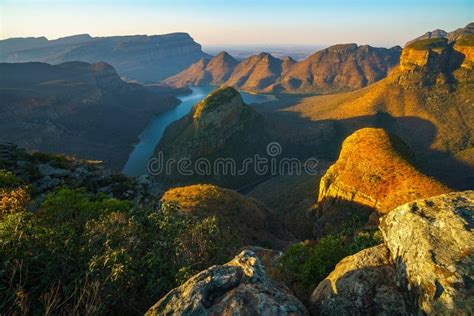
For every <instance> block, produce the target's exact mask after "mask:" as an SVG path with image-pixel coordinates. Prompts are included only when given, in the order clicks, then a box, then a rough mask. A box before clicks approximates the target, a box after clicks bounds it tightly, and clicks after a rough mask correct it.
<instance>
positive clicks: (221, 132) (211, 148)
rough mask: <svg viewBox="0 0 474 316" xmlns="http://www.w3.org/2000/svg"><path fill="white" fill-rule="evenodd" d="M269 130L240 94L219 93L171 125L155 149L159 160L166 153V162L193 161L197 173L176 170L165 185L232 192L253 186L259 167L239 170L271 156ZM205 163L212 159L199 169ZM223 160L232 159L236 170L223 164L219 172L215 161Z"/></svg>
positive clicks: (163, 176)
mask: <svg viewBox="0 0 474 316" xmlns="http://www.w3.org/2000/svg"><path fill="white" fill-rule="evenodd" d="M263 125H264V121H263V118H262V116H261V115H260V114H258V113H257V112H256V111H255V110H254V109H253V108H251V107H249V106H247V105H246V104H244V103H243V101H242V98H241V96H240V94H239V93H238V92H237V91H236V90H235V89H233V88H230V87H227V88H221V89H219V90H216V91H214V92H213V93H211V94H210V95H209V96H208V97H207V98H206V99H204V100H203V101H201V102H200V103H198V104H196V105H195V106H194V108H193V110H192V111H191V113H189V114H188V115H187V116H185V117H184V118H182V119H181V120H179V121H177V122H175V123H173V124H171V125H170V126H168V128H167V129H166V131H165V133H164V135H163V138H162V139H161V140H160V142H159V144H158V145H157V148H156V150H155V158H157V157H159V155H160V154H162V155H163V161H170V159H175V160H176V161H178V160H180V159H183V158H184V159H189V160H190V161H191V163H190V169H192V170H190V171H192V174H185V173H183V172H178V170H177V166H176V165H175V166H174V167H173V166H172V168H173V170H171V172H168V173H167V174H165V172H162V173H161V174H159V175H158V176H159V177H160V178H161V179H162V181H165V182H170V181H180V182H181V183H199V182H200V183H203V182H211V183H213V184H217V185H221V186H226V187H232V188H238V187H240V186H243V185H245V184H248V183H250V181H252V180H253V179H255V178H256V177H258V175H257V174H256V173H255V172H253V170H254V169H253V166H250V168H249V170H248V172H246V173H245V174H241V175H240V174H239V175H237V170H241V169H240V167H241V166H242V162H243V160H244V159H245V158H248V157H253V156H254V155H255V154H258V153H264V152H265V149H266V146H267V142H266V141H265V130H264V126H263ZM201 158H205V159H207V160H206V161H204V162H203V163H199V165H200V167H198V168H196V163H198V162H199V161H202V159H201ZM223 158H232V162H230V166H229V164H225V165H217V168H219V169H218V172H216V171H215V167H216V164H215V161H216V160H217V159H223ZM219 166H220V167H219ZM226 166H227V167H226ZM223 168H225V170H224V169H223ZM197 169H199V170H197Z"/></svg>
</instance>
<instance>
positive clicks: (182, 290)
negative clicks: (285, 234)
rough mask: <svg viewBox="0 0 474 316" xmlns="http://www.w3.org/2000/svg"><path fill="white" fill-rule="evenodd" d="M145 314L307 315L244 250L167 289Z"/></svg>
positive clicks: (285, 289) (257, 260) (299, 303)
mask: <svg viewBox="0 0 474 316" xmlns="http://www.w3.org/2000/svg"><path fill="white" fill-rule="evenodd" d="M146 315H308V312H307V311H306V309H305V307H304V306H303V304H302V303H301V302H300V301H299V300H298V299H297V298H296V297H294V296H293V295H292V294H290V292H289V290H288V289H287V288H285V287H284V286H282V285H280V284H277V283H275V282H273V281H271V280H270V279H269V278H268V277H267V275H266V273H265V269H264V267H263V265H262V263H261V261H260V259H259V258H258V257H257V256H256V255H255V253H254V252H253V251H251V250H244V251H242V252H241V253H240V254H239V255H237V256H236V257H235V258H234V259H232V260H231V261H230V262H228V263H226V264H224V265H220V266H213V267H210V268H209V269H207V270H204V271H202V272H200V273H198V274H197V275H195V276H193V277H192V278H191V279H189V280H188V281H187V282H186V283H184V284H183V285H181V286H180V287H177V288H175V289H173V290H172V291H170V292H169V293H168V294H167V295H165V297H163V298H162V299H161V300H160V301H159V302H158V303H156V304H155V305H154V306H153V307H152V308H150V310H149V311H148V312H147V313H146Z"/></svg>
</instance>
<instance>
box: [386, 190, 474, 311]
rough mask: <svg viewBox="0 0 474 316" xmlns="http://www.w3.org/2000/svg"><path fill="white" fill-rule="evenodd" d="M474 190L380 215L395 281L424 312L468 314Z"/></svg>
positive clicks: (473, 289)
mask: <svg viewBox="0 0 474 316" xmlns="http://www.w3.org/2000/svg"><path fill="white" fill-rule="evenodd" d="M473 228H474V191H465V192H455V193H450V194H445V195H440V196H437V197H433V198H429V199H424V200H418V201H415V202H412V203H408V204H405V205H402V206H400V207H398V208H396V209H395V210H393V211H392V212H390V213H389V214H388V215H386V216H385V217H383V218H382V221H381V225H380V229H381V230H382V233H383V236H384V240H385V244H386V245H387V247H388V249H389V250H390V256H391V260H392V262H395V264H396V266H397V270H398V274H399V277H400V280H401V281H405V283H406V286H407V288H408V289H409V290H410V291H411V292H412V293H413V294H414V296H415V297H416V298H417V301H418V305H419V308H420V309H421V310H422V311H423V312H425V313H427V314H435V315H448V314H450V315H451V314H456V315H472V314H474V281H473V280H474V232H473Z"/></svg>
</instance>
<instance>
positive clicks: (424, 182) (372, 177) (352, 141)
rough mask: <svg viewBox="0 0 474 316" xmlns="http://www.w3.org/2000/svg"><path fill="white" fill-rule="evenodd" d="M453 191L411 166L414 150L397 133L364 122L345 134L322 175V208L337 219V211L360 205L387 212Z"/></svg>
mask: <svg viewBox="0 0 474 316" xmlns="http://www.w3.org/2000/svg"><path fill="white" fill-rule="evenodd" d="M449 191H450V189H448V188H447V187H445V186H444V185H442V184H441V183H439V182H438V181H436V180H434V179H431V178H429V177H428V176H426V175H424V174H422V173H421V172H419V171H418V170H417V169H416V168H415V167H414V166H413V164H412V153H411V151H410V150H409V148H408V147H407V146H406V145H405V144H404V143H403V141H401V140H400V139H399V138H398V137H396V136H394V135H391V134H389V133H387V132H386V131H384V130H383V129H374V128H364V129H361V130H358V131H357V132H355V133H353V134H352V135H351V136H349V137H348V138H346V140H345V141H344V143H343V144H342V149H341V153H340V155H339V159H338V160H337V161H336V163H335V164H333V165H332V166H331V167H330V168H329V169H328V170H327V172H326V174H325V175H324V176H323V178H322V179H321V184H320V186H319V196H318V208H319V211H320V212H321V213H322V217H323V218H327V219H328V220H330V221H334V220H335V218H338V219H340V217H341V214H340V213H339V212H343V213H344V215H342V216H343V217H346V216H347V214H351V212H353V211H354V210H358V209H360V212H361V213H362V214H360V215H363V214H364V213H363V212H371V211H375V212H376V213H377V214H386V213H388V212H390V211H391V210H392V209H394V208H395V207H396V206H398V205H401V204H404V203H407V202H410V201H413V200H417V199H420V198H426V197H430V196H435V195H439V194H442V193H446V192H449ZM338 213H339V215H338ZM356 213H357V211H356ZM323 221H324V219H323Z"/></svg>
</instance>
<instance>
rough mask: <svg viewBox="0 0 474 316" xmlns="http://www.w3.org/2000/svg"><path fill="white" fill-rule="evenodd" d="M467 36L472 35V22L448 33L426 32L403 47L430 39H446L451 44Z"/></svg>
mask: <svg viewBox="0 0 474 316" xmlns="http://www.w3.org/2000/svg"><path fill="white" fill-rule="evenodd" d="M469 34H474V22H471V23H469V24H468V25H466V26H465V27H461V28H458V29H456V30H454V31H452V32H449V33H448V32H446V31H444V30H440V29H436V30H434V31H431V32H426V33H425V34H423V35H421V36H418V37H417V38H415V39H413V40H411V41H409V42H407V43H406V44H405V46H408V45H410V44H412V43H414V42H416V41H419V40H424V39H431V38H447V39H448V40H449V41H450V42H453V41H455V40H457V39H459V38H460V37H463V36H466V35H469Z"/></svg>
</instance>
